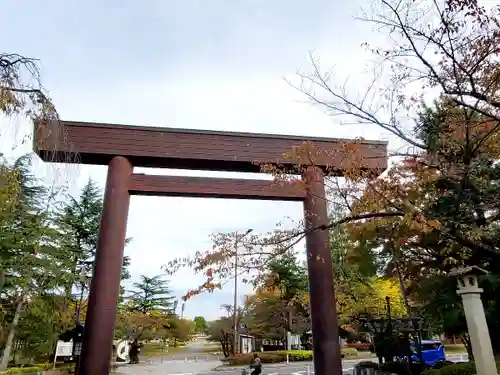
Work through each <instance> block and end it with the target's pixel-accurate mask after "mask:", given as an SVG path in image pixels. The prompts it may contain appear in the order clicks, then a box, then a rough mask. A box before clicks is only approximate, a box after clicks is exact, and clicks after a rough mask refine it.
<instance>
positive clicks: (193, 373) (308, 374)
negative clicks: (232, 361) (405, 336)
mask: <svg viewBox="0 0 500 375" xmlns="http://www.w3.org/2000/svg"><path fill="white" fill-rule="evenodd" d="M447 358H448V360H450V361H453V362H461V361H467V355H465V354H464V355H461V354H453V355H449V356H447ZM367 360H368V361H369V360H371V361H374V362H375V361H376V359H375V358H369V359H366V358H365V359H353V360H345V361H342V369H343V375H351V374H352V369H353V368H354V366H355V365H356V364H357V363H359V362H361V361H367ZM220 365H221V362H220V361H212V360H208V361H207V360H198V361H194V360H189V359H188V360H187V361H184V360H182V361H181V360H175V361H174V360H153V361H147V362H146V363H143V364H138V365H129V366H124V367H121V368H119V369H118V370H117V374H122V375H125V374H126V375H240V374H241V369H242V368H241V367H240V368H232V369H231V368H228V369H224V368H221V369H219V370H217V371H214V370H213V369H214V368H216V367H218V366H220ZM263 370H264V371H263V375H314V367H313V364H312V362H292V363H290V364H286V363H279V364H269V365H266V364H264V368H263Z"/></svg>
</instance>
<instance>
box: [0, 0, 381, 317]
mask: <svg viewBox="0 0 500 375" xmlns="http://www.w3.org/2000/svg"><path fill="white" fill-rule="evenodd" d="M361 3H364V4H366V0H365V1H361V0H351V1H340V0H310V1H299V0H253V1H252V0H183V1H173V0H157V1H155V0H142V1H137V0H136V1H133V0H119V1H118V0H107V1H97V0H86V1H83V0H66V1H60V0H57V1H56V0H45V1H14V0H7V1H4V2H2V22H0V46H1V50H2V51H5V52H16V53H20V54H23V55H27V56H31V57H36V58H39V59H40V61H41V66H42V74H43V81H44V85H45V86H46V87H47V89H48V90H49V91H50V95H51V96H52V98H53V99H54V102H55V104H56V106H57V109H58V111H59V113H60V115H61V118H63V119H66V120H77V121H78V120H80V121H99V122H111V123H123V124H135V125H154V126H167V127H183V128H196V129H214V130H232V131H249V132H268V133H282V134H300V135H320V136H333V137H351V138H352V137H355V136H363V137H365V138H368V139H382V140H387V139H388V137H387V136H386V135H383V134H382V133H381V132H380V131H379V129H376V128H363V129H361V128H359V127H346V126H340V125H338V124H336V122H335V121H334V120H333V119H331V118H329V117H328V116H326V115H325V114H324V113H323V112H322V110H321V109H320V108H316V107H313V106H311V105H308V104H305V103H304V102H303V101H304V100H305V98H304V97H302V96H301V95H299V94H298V93H297V92H296V91H294V90H293V89H292V88H290V86H288V85H287V84H286V83H285V82H284V80H283V78H284V77H288V78H293V76H294V73H295V72H296V71H297V70H305V69H308V67H309V64H308V62H307V60H306V57H307V55H308V53H309V51H311V50H314V53H315V55H317V56H320V57H321V60H322V64H323V66H325V67H327V66H331V65H335V67H336V72H337V75H338V82H339V83H343V81H344V80H345V78H347V77H348V76H354V75H356V74H357V73H359V72H360V71H362V70H363V69H364V65H365V63H366V61H367V60H366V59H367V57H368V56H367V55H366V54H364V53H363V51H362V49H361V47H360V45H361V43H362V42H365V41H374V38H378V37H380V36H377V34H376V33H374V32H373V31H372V30H371V27H370V26H368V25H364V24H362V23H359V22H357V21H355V20H354V18H353V16H354V15H355V13H356V12H357V11H358V10H359V9H360V6H361ZM360 82H363V81H360ZM353 90H354V91H355V90H356V88H353ZM360 91H362V89H361V90H360ZM1 121H2V122H4V124H3V125H2V126H1V128H2V129H3V130H5V129H6V127H8V128H14V125H16V126H15V127H16V129H19V128H20V129H24V130H22V131H18V132H17V133H16V134H11V135H10V137H7V136H6V135H5V131H4V133H3V134H2V138H1V139H0V146H1V147H2V151H3V152H4V153H6V154H7V155H18V154H20V153H22V152H26V151H29V149H30V146H31V145H30V143H29V142H28V143H27V144H25V145H24V146H21V147H18V148H17V149H15V150H14V151H12V150H11V147H10V144H11V143H12V137H13V136H15V137H16V139H17V140H18V142H17V143H18V144H19V139H21V136H22V134H23V131H26V129H29V126H30V125H29V124H26V123H23V122H19V121H20V120H19V119H10V120H7V119H2V120H1ZM6 124H7V125H8V126H6ZM39 173H40V174H43V172H42V169H40V172H39ZM105 173H106V168H105V167H90V166H82V167H79V169H78V173H77V174H73V175H72V178H71V184H72V188H73V189H74V190H75V191H76V190H78V189H79V188H81V187H82V186H83V185H84V184H85V183H86V181H87V180H88V178H89V176H92V178H93V179H95V180H96V181H97V182H98V183H99V185H100V186H101V187H102V188H104V184H105ZM147 173H159V172H158V171H151V170H148V171H147ZM162 173H172V174H179V173H180V172H179V171H173V172H172V171H163V172H162ZM190 174H192V175H213V174H207V173H197V172H190ZM224 175H225V176H230V175H229V174H224ZM285 216H289V217H291V218H293V219H295V220H299V219H300V218H301V216H302V207H301V205H300V204H298V203H280V202H262V201H231V200H216V199H180V198H153V197H133V198H132V201H131V208H130V215H129V221H128V236H130V237H132V238H133V241H132V243H131V244H130V245H129V246H128V247H127V248H126V250H125V252H126V254H127V255H129V256H130V257H131V258H132V265H131V272H132V275H133V277H137V276H138V275H140V274H147V275H155V274H158V273H160V272H161V270H160V267H161V265H163V264H165V263H166V262H167V261H168V260H169V259H172V258H174V257H176V256H180V255H185V254H189V253H192V252H194V251H196V250H203V249H206V248H207V247H209V246H210V245H211V244H210V242H209V238H208V236H209V234H210V233H212V232H214V231H226V230H231V231H232V230H239V231H245V230H247V229H248V228H253V229H254V230H255V231H256V232H259V231H268V230H271V229H272V228H273V227H274V224H275V223H277V222H279V221H281V220H282V219H283V217H285ZM199 280H200V279H199V278H197V277H196V276H195V275H193V274H192V272H191V271H184V272H182V273H181V274H179V276H177V277H175V278H173V279H172V281H171V286H172V288H173V290H174V291H175V293H176V294H178V295H182V294H183V293H184V292H185V291H186V290H187V289H188V288H191V287H196V286H197V285H198V282H199ZM249 291H250V289H249V288H248V287H244V288H243V289H242V295H243V294H244V293H248V292H249ZM231 302H232V289H231V286H228V287H227V288H224V290H223V291H219V292H216V293H215V294H213V295H203V296H199V297H196V298H194V299H192V300H189V302H188V303H187V304H186V316H188V317H193V316H195V315H205V316H206V317H207V318H208V319H212V318H215V317H217V316H218V315H220V314H221V311H220V309H219V306H220V305H221V304H222V303H231Z"/></svg>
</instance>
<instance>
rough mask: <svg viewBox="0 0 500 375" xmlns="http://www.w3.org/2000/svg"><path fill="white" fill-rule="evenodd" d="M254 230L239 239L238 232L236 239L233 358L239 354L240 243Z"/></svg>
mask: <svg viewBox="0 0 500 375" xmlns="http://www.w3.org/2000/svg"><path fill="white" fill-rule="evenodd" d="M252 231H253V229H248V230H247V231H246V232H245V233H243V235H242V236H240V237H238V232H236V235H235V239H234V304H233V330H234V337H233V356H236V354H237V353H238V350H237V348H238V242H239V241H240V240H242V239H243V237H245V236H246V235H248V234H249V233H251V232H252Z"/></svg>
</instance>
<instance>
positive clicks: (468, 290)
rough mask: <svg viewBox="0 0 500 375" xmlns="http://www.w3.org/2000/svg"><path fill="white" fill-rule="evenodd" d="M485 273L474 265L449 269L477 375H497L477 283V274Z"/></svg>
mask: <svg viewBox="0 0 500 375" xmlns="http://www.w3.org/2000/svg"><path fill="white" fill-rule="evenodd" d="M487 273H488V272H487V271H485V270H483V269H482V268H479V267H476V266H472V267H465V268H459V269H454V270H452V271H451V275H452V276H455V277H456V278H457V284H458V290H457V294H458V295H460V296H461V297H462V303H463V306H464V312H465V319H466V321H467V329H468V331H469V336H470V341H471V345H472V353H473V354H474V361H475V363H476V371H477V375H498V372H497V367H496V364H495V357H494V355H493V349H492V347H491V339H490V334H489V332H488V325H487V324H486V316H485V314H484V308H483V302H482V301H481V293H482V292H483V290H482V289H481V288H479V284H478V276H479V275H485V274H487Z"/></svg>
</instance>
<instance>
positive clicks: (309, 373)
mask: <svg viewBox="0 0 500 375" xmlns="http://www.w3.org/2000/svg"><path fill="white" fill-rule="evenodd" d="M307 375H311V366H309V365H307Z"/></svg>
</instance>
